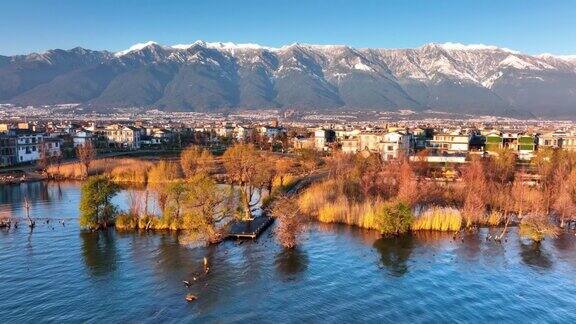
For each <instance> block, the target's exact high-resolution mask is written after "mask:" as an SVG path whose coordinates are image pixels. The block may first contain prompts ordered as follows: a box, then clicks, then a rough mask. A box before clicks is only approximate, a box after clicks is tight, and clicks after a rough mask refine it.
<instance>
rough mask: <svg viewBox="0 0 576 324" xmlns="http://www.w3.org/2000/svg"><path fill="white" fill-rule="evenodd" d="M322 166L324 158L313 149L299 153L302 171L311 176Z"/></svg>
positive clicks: (302, 150) (299, 163)
mask: <svg viewBox="0 0 576 324" xmlns="http://www.w3.org/2000/svg"><path fill="white" fill-rule="evenodd" d="M321 164H322V156H321V155H320V153H319V152H318V151H316V150H313V149H301V150H299V151H298V165H299V166H300V168H301V170H302V171H303V172H304V173H306V174H310V173H312V171H314V170H316V169H317V168H318V167H319V166H320V165H321Z"/></svg>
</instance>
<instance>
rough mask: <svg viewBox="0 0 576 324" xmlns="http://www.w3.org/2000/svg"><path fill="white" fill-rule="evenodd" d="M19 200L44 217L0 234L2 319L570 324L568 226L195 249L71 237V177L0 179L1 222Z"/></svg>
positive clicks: (128, 238) (360, 234)
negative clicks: (502, 233)
mask: <svg viewBox="0 0 576 324" xmlns="http://www.w3.org/2000/svg"><path fill="white" fill-rule="evenodd" d="M25 196H28V197H30V199H31V201H32V208H31V214H32V216H34V217H39V218H51V219H52V221H51V222H50V223H48V224H46V222H45V221H42V222H39V224H38V226H37V228H36V229H35V230H34V231H33V232H32V233H30V231H29V229H28V228H27V227H26V226H25V224H21V225H20V227H19V228H17V229H14V228H12V229H10V230H0V250H1V251H0V252H1V253H0V297H1V300H0V322H2V323H24V322H39V321H42V322H58V323H63V322H202V323H204V322H240V321H250V322H270V323H278V322H302V321H305V322H344V321H352V322H358V321H365V322H478V321H491V322H515V323H518V322H575V321H576V237H575V236H574V233H573V232H566V233H563V234H562V235H561V236H560V237H559V238H557V239H551V240H546V241H545V242H544V243H543V244H541V245H535V244H531V243H529V242H525V241H522V240H520V239H519V238H518V236H517V233H516V230H515V229H512V231H511V232H510V234H509V235H508V239H507V241H506V242H504V243H502V244H498V243H494V242H488V241H486V239H485V237H486V236H487V234H488V230H487V229H483V230H481V231H480V232H479V233H477V234H468V235H466V236H465V237H464V239H463V240H461V239H458V240H456V241H454V240H452V236H451V235H446V234H439V233H419V234H418V235H412V236H405V237H400V238H393V239H383V238H381V237H380V236H379V235H378V234H377V233H375V232H373V231H366V230H360V229H355V228H352V227H348V226H339V225H324V224H312V225H310V226H309V228H308V230H307V231H306V234H305V236H304V239H303V241H302V244H301V245H300V246H299V247H298V248H297V249H295V250H292V251H286V250H284V249H282V248H281V247H280V246H279V245H278V244H277V243H276V241H275V239H274V237H273V235H272V234H271V233H272V232H271V231H270V230H269V231H268V232H266V233H265V234H264V235H263V236H262V237H261V238H259V239H258V240H256V241H253V242H244V243H242V244H240V243H238V242H233V241H228V242H224V243H223V244H219V245H214V246H210V247H201V248H191V247H190V246H188V245H187V244H186V238H185V236H184V235H175V234H168V233H164V234H150V233H130V234H125V233H124V234H123V233H117V232H115V231H114V230H110V231H107V232H98V233H90V232H81V231H80V229H79V227H78V223H77V221H76V218H77V208H78V202H79V197H80V194H79V184H78V183H45V182H36V183H28V184H21V185H14V186H2V187H0V217H1V216H9V215H11V216H14V217H22V216H24V210H23V203H22V201H23V199H24V197H25ZM125 198H126V197H125V194H121V195H120V196H119V197H117V198H116V199H115V202H116V203H118V204H119V205H120V206H124V205H125V204H126V202H125V201H126V199H125ZM61 219H64V224H62V223H61V222H60V220H61ZM204 257H206V258H207V259H208V261H209V265H210V269H211V270H210V272H209V273H208V274H207V275H203V274H202V273H203V258H204ZM194 277H196V281H194V280H193V279H194ZM183 280H189V281H191V282H192V286H191V287H190V288H187V287H186V286H185V285H184V284H183V283H182V281H183ZM187 293H193V294H195V295H197V296H198V300H197V301H195V302H193V303H187V302H186V301H185V300H184V297H185V295H186V294H187Z"/></svg>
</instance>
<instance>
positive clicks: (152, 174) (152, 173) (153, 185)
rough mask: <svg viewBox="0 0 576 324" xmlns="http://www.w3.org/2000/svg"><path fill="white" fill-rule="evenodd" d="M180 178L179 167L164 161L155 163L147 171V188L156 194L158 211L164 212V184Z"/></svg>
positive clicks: (165, 197) (165, 196)
mask: <svg viewBox="0 0 576 324" xmlns="http://www.w3.org/2000/svg"><path fill="white" fill-rule="evenodd" d="M181 177H182V171H181V169H180V165H179V164H177V163H172V162H169V161H166V160H162V161H160V162H158V163H156V164H155V165H154V166H153V167H152V168H150V170H149V171H148V187H149V188H150V189H152V190H153V191H154V192H156V194H157V196H158V204H159V207H160V209H162V210H164V208H165V207H166V202H167V199H168V197H167V192H166V189H167V187H166V183H169V182H172V181H175V180H177V179H179V178H181Z"/></svg>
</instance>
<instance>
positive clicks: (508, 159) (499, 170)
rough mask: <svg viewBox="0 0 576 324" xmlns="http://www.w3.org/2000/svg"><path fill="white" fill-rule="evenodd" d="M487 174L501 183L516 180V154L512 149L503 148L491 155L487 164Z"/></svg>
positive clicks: (492, 179) (494, 180)
mask: <svg viewBox="0 0 576 324" xmlns="http://www.w3.org/2000/svg"><path fill="white" fill-rule="evenodd" d="M485 167H486V175H487V176H488V177H489V179H490V180H491V181H493V182H497V183H500V184H505V183H510V182H512V181H514V174H515V169H516V154H515V153H514V151H512V150H511V149H507V148H501V149H498V150H497V151H496V155H495V156H491V157H490V158H489V159H488V162H487V163H486V165H485Z"/></svg>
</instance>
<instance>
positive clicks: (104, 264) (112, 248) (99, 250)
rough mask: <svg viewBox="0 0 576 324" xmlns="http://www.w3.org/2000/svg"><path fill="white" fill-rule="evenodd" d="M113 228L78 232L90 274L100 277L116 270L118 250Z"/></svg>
mask: <svg viewBox="0 0 576 324" xmlns="http://www.w3.org/2000/svg"><path fill="white" fill-rule="evenodd" d="M114 236H115V233H114V230H113V229H109V230H104V231H95V232H85V231H82V232H80V238H81V240H82V256H83V259H84V264H85V266H86V269H87V270H88V272H89V273H90V275H91V276H94V277H100V276H104V275H107V274H109V273H111V272H113V271H115V270H116V267H117V264H116V263H117V260H118V250H117V248H116V238H115V237H114Z"/></svg>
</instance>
